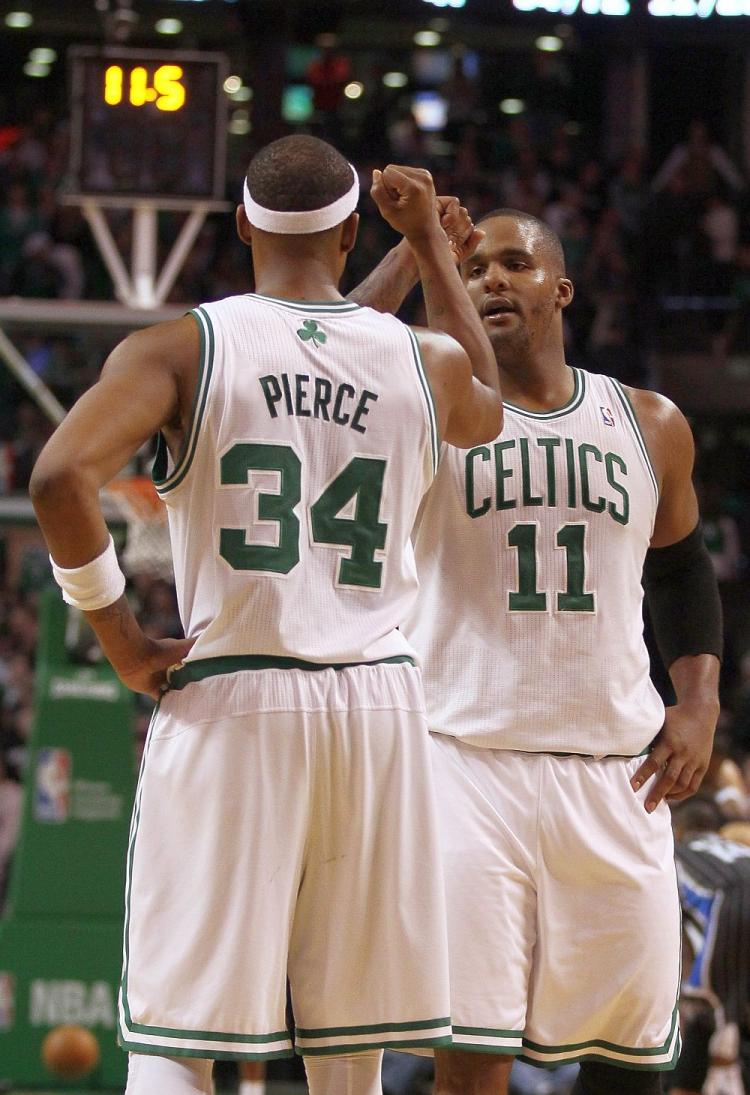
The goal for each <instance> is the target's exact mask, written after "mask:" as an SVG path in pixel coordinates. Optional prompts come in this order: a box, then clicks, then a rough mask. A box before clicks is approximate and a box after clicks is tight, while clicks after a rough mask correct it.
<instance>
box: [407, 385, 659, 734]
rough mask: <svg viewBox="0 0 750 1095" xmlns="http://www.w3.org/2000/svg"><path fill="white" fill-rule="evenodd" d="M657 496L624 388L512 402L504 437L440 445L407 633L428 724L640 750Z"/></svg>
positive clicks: (647, 694)
mask: <svg viewBox="0 0 750 1095" xmlns="http://www.w3.org/2000/svg"><path fill="white" fill-rule="evenodd" d="M657 500H658V487H657V482H656V478H655V476H654V472H653V468H652V466H651V462H650V459H649V456H648V453H647V451H646V446H645V444H644V441H643V438H642V436H641V433H640V430H639V428H638V423H637V421H636V418H635V414H634V412H633V409H632V407H631V405H630V403H629V401H628V399H627V397H626V395H625V392H624V391H623V389H622V387H621V386H620V385H619V384H618V383H617V382H616V381H614V380H611V379H609V378H607V377H603V376H597V375H594V374H590V373H585V372H583V371H581V370H575V391H574V394H573V397H572V399H571V400H570V402H569V403H568V404H566V405H565V406H563V407H561V408H559V409H558V410H555V411H550V412H548V413H543V414H542V413H535V412H532V411H527V410H523V409H522V408H520V407H515V406H511V405H508V404H506V407H505V425H504V428H503V432H502V434H501V435H500V437H499V438H498V439H497V441H495V442H494V444H489V445H478V446H477V447H476V448H473V449H470V450H462V449H455V448H452V447H451V446H447V445H446V446H444V447H443V450H442V453H441V462H440V467H439V470H438V474H437V477H436V480H435V483H434V485H433V487H432V489H431V490H430V492H429V494H428V496H427V498H426V499H425V503H424V506H423V510H422V512H421V514H420V517H419V519H418V527H417V531H416V554H417V571H418V574H419V580H420V593H419V599H418V602H417V605H416V606H415V609H414V611H413V612H412V613H411V615H410V617H409V619H408V620H407V622H406V624H405V626H404V630H405V631H406V634H407V636H408V638H409V640H410V641H411V643H412V645H413V646H414V647H415V648H416V650H417V652H418V654H419V655H420V659H421V661H422V666H423V674H424V682H425V692H426V695H427V707H428V717H429V723H430V728H431V729H433V730H436V731H438V732H440V733H443V734H451V735H453V736H455V737H457V738H460V740H461V741H464V742H468V743H470V744H472V745H480V746H486V747H488V748H491V749H519V750H531V751H550V752H571V753H585V754H592V755H602V754H610V755H612V754H622V755H633V754H636V753H639V752H640V751H641V750H642V749H644V748H645V747H646V746H647V745H648V743H649V742H650V741H651V739H652V738H653V737H654V735H655V734H656V733H657V732H658V730H659V729H660V727H661V725H662V722H663V715H664V707H663V704H662V702H661V700H660V699H659V696H658V694H657V692H656V690H655V688H654V687H653V685H652V683H651V680H650V677H649V658H648V653H647V651H646V647H645V644H644V641H643V622H642V615H641V606H642V599H643V591H642V588H641V573H642V570H643V560H644V556H645V554H646V550H647V548H648V545H649V541H650V538H651V535H652V530H653V524H654V518H655V515H656V506H657Z"/></svg>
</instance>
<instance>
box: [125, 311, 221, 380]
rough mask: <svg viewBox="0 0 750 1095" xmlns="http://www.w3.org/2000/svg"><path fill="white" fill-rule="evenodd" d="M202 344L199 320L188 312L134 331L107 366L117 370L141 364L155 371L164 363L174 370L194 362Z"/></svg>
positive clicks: (167, 367)
mask: <svg viewBox="0 0 750 1095" xmlns="http://www.w3.org/2000/svg"><path fill="white" fill-rule="evenodd" d="M199 345H200V339H199V333H198V329H197V327H196V325H195V321H194V320H193V319H192V317H191V316H190V315H189V314H186V315H184V316H180V317H179V318H178V319H168V320H164V321H163V322H162V323H154V324H152V325H151V326H150V327H143V328H142V329H141V330H139V331H133V332H131V334H129V335H128V336H127V338H125V339H123V341H122V342H120V343H119V344H118V345H117V346H116V347H115V348H114V350H112V352H111V354H110V355H109V357H108V359H107V367H109V369H117V368H119V367H127V366H130V365H131V364H137V365H141V366H146V367H148V368H149V369H151V370H153V369H155V368H159V367H160V366H164V368H165V369H168V370H170V371H173V370H174V369H175V368H176V367H177V368H178V367H179V366H180V364H181V363H182V362H190V361H192V360H193V358H194V357H195V355H196V353H197V352H198V350H199Z"/></svg>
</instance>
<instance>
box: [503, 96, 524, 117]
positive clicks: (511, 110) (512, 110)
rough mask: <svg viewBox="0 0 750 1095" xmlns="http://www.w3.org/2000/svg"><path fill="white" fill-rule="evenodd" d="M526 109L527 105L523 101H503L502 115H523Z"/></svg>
mask: <svg viewBox="0 0 750 1095" xmlns="http://www.w3.org/2000/svg"><path fill="white" fill-rule="evenodd" d="M525 109H526V103H525V102H524V101H523V99H503V101H502V102H501V103H500V112H501V113H502V114H523V112H524V110H525Z"/></svg>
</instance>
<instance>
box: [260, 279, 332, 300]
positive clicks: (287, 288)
mask: <svg viewBox="0 0 750 1095" xmlns="http://www.w3.org/2000/svg"><path fill="white" fill-rule="evenodd" d="M255 292H256V293H259V294H260V295H261V296H264V297H277V298H279V299H280V300H305V301H309V302H311V303H313V302H314V303H321V302H322V301H337V300H343V299H344V298H343V297H342V295H341V293H340V292H339V291H338V288H337V286H336V285H334V284H333V282H331V281H322V280H320V279H316V278H309V279H308V278H257V279H256V282H255Z"/></svg>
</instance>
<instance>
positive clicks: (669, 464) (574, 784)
mask: <svg viewBox="0 0 750 1095" xmlns="http://www.w3.org/2000/svg"><path fill="white" fill-rule="evenodd" d="M481 228H482V229H483V230H484V232H485V238H484V240H483V241H482V242H481V243H480V244H479V247H478V249H477V251H476V253H475V254H474V255H473V256H472V257H471V258H469V259H466V260H465V261H464V262H462V264H461V273H462V278H463V281H464V283H465V285H466V288H467V291H468V295H469V297H470V299H471V301H472V303H473V305H474V307H475V308H476V311H477V313H478V315H479V316H480V317H481V320H482V323H483V325H484V328H485V330H486V331H487V334H488V336H489V338H490V341H491V342H492V346H493V349H494V351H495V358H496V361H497V366H498V369H499V373H500V379H501V384H502V388H503V393H504V397H505V400H506V404H505V419H504V427H503V434H502V437H500V438H498V439H497V440H495V441H494V442H491V443H489V444H487V443H481V444H479V445H476V446H459V447H452V446H450V445H446V446H444V447H443V450H442V453H441V461H440V466H439V471H438V474H437V477H436V481H435V483H434V485H433V487H432V489H431V490H430V492H429V494H428V496H427V499H426V501H425V504H424V506H423V508H422V511H421V514H420V520H419V523H418V529H417V533H416V554H417V566H418V572H419V576H420V594H419V598H418V601H417V603H416V606H415V609H414V611H413V612H412V613H411V615H410V616H409V618H408V619H407V622H406V625H405V631H406V634H407V636H408V638H409V640H410V642H411V643H412V644H413V645H414V647H415V648H416V650H417V651H418V653H419V656H420V658H421V659H422V664H423V672H424V677H425V692H426V696H427V701H428V721H429V723H430V728H431V730H432V731H433V743H434V751H433V760H434V768H435V772H436V777H437V790H438V801H439V805H440V824H441V836H442V844H443V853H444V868H445V871H446V874H447V878H446V883H447V893H448V924H449V945H450V956H451V966H450V969H451V1012H452V1019H453V1031H454V1041H453V1047H452V1048H451V1049H440V1050H437V1051H436V1054H435V1056H436V1072H437V1081H436V1092H438V1093H439V1095H446V1093H450V1095H484V1093H487V1095H489V1093H492V1095H498V1093H503V1092H505V1091H506V1090H507V1083H508V1073H509V1071H510V1065H511V1061H512V1057H513V1056H514V1055H519V1054H520V1055H522V1056H523V1057H524V1058H525V1059H526V1060H528V1061H531V1062H532V1063H533V1064H538V1065H542V1066H554V1065H557V1064H559V1063H561V1062H567V1061H580V1062H581V1063H582V1068H581V1072H580V1075H579V1079H578V1080H577V1082H576V1088H575V1090H576V1092H578V1093H596V1095H618V1093H636V1092H637V1093H642V1095H646V1093H652V1092H656V1091H658V1090H659V1087H660V1079H659V1071H660V1070H666V1069H669V1068H671V1067H672V1065H673V1063H674V1060H675V1058H676V1056H677V1053H678V1049H679V1034H678V1030H677V1020H676V1000H677V994H678V986H679V964H680V959H679V951H680V914H679V902H678V896H677V886H676V881H675V871H674V863H673V842H672V834H671V829H670V818H669V809H668V807H667V805H666V803H665V801H664V799H665V797H666V796H671V797H676V798H679V797H683V796H686V795H688V794H691V793H692V792H694V791H695V790H696V789H697V787H698V785H699V783H700V780H701V778H702V776H703V773H704V772H705V770H706V766H707V764H708V759H709V755H710V751H711V740H712V735H713V731H714V727H715V723H716V718H717V714H718V710H719V707H718V699H717V680H718V671H719V655H720V650H721V621H720V611H719V602H718V594H717V590H716V583H715V580H714V576H713V571H712V568H711V561H710V558H709V557H708V554H707V552H706V549H705V547H704V544H703V540H702V537H701V533H700V529H699V527H698V508H697V504H696V499H695V493H694V491H693V486H692V483H691V470H692V464H693V442H692V438H691V434H690V430H689V428H688V425H687V423H686V421H685V419H684V418H683V416H682V415H681V414H680V412H679V411H678V410H677V409H676V408H675V407H674V406H673V405H672V404H671V403H670V402H669V401H668V400H667V399H664V398H662V397H661V396H659V395H657V394H655V393H653V392H646V391H633V390H631V389H625V388H623V387H622V386H621V385H620V384H618V383H617V382H616V381H614V380H611V379H608V378H606V377H603V376H595V375H591V374H588V373H586V372H584V371H582V370H580V369H571V368H569V367H568V365H567V364H566V362H565V356H564V348H563V324H562V318H563V311H564V309H565V308H566V307H567V305H568V304H569V303H570V301H571V299H572V297H573V286H572V284H571V282H570V281H569V279H568V278H567V277H566V276H565V268H564V261H563V254H562V249H561V246H560V242H559V240H558V239H557V237H556V236H555V235H554V234H553V233H552V231H551V230H550V229H549V228H548V227H547V226H546V225H544V224H543V223H542V222H540V221H538V220H537V219H536V218H534V217H531V216H528V215H526V214H524V213H520V212H516V211H513V210H500V211H497V212H495V213H491V214H489V215H488V217H486V218H484V219H483V220H482V221H481ZM644 563H645V570H644ZM642 575H645V584H646V589H647V592H648V596H649V602H650V607H651V612H652V616H653V618H654V622H655V628H656V631H657V634H658V637H659V641H660V648H661V651H662V653H663V656H664V659H665V662H666V664H667V665H668V667H669V671H670V674H671V678H672V682H673V684H674V688H675V692H676V695H677V702H676V704H675V706H673V707H670V708H668V709H667V710H666V711H665V709H664V706H663V704H662V702H661V700H660V698H659V696H658V694H657V693H656V691H655V689H654V687H653V686H652V684H651V682H650V679H649V660H648V656H647V652H646V649H645V646H644V642H643V637H642V632H643V625H642V617H641V602H642V595H643V591H642V587H641V577H642Z"/></svg>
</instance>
